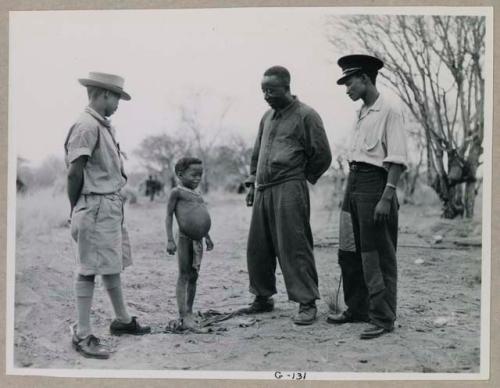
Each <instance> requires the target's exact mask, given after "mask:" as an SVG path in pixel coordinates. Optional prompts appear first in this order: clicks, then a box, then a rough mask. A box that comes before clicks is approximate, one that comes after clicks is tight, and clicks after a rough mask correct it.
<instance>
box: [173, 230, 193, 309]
mask: <svg viewBox="0 0 500 388" xmlns="http://www.w3.org/2000/svg"><path fill="white" fill-rule="evenodd" d="M177 257H178V259H179V278H178V279H177V288H176V296H177V307H178V309H179V317H180V318H181V319H184V318H185V317H186V316H187V315H188V314H190V313H192V309H193V300H194V293H195V292H196V282H195V285H194V290H193V287H192V286H191V285H190V283H191V281H190V279H191V276H192V275H191V273H192V271H193V242H192V240H191V239H189V238H186V237H183V236H179V240H178V244H177Z"/></svg>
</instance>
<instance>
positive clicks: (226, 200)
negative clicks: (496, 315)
mask: <svg viewBox="0 0 500 388" xmlns="http://www.w3.org/2000/svg"><path fill="white" fill-rule="evenodd" d="M316 191H318V189H316ZM208 200H209V203H210V209H211V214H212V222H213V224H212V225H213V227H212V232H211V235H212V238H213V240H214V242H215V249H214V251H212V252H209V253H206V254H205V257H204V261H203V263H202V269H201V275H200V279H199V284H198V295H197V298H196V300H195V309H197V310H201V311H206V310H208V309H216V310H219V311H221V312H230V311H234V310H236V309H238V308H240V307H244V306H245V305H247V304H248V303H249V302H250V301H251V299H252V298H251V296H250V295H249V293H248V291H247V287H248V284H247V276H248V275H247V272H246V262H245V260H246V259H245V245H246V235H247V231H248V225H249V220H250V209H248V208H246V207H245V206H244V205H243V204H244V197H243V196H238V195H229V194H225V195H224V196H223V198H220V197H219V198H217V197H215V196H209V197H208ZM329 202H330V201H326V200H325V199H324V198H321V196H320V195H318V194H315V193H314V192H313V193H312V203H313V213H312V225H313V232H314V236H315V255H316V261H317V267H318V273H319V279H320V292H321V294H322V300H320V301H319V303H318V307H319V318H318V321H317V322H316V323H315V324H314V325H312V326H307V327H298V326H295V325H294V324H293V323H292V322H291V319H290V318H291V316H292V315H293V314H294V313H295V311H296V309H297V306H296V305H295V304H294V303H292V302H289V301H288V300H287V297H286V292H285V288H284V284H283V279H282V276H281V273H280V272H279V270H278V273H279V275H278V289H279V293H278V294H277V295H276V297H275V300H276V309H275V311H273V312H271V313H266V314H262V315H259V316H256V318H257V321H256V322H255V323H253V324H250V326H248V327H244V326H247V324H248V323H251V322H250V321H248V319H247V318H245V317H242V318H239V317H236V318H232V319H230V320H227V321H224V322H221V323H219V324H218V327H219V328H220V327H222V328H225V329H226V330H225V331H217V332H214V333H209V334H165V333H163V332H162V331H163V329H164V327H165V325H166V324H167V322H168V321H169V320H171V319H174V318H176V311H177V309H176V304H175V281H176V275H177V263H176V258H175V257H173V256H166V254H165V238H164V217H165V204H164V203H161V202H159V201H158V202H153V203H149V202H148V201H147V200H146V199H142V198H141V199H140V201H139V203H137V204H131V205H127V209H126V212H127V219H128V222H127V223H128V226H129V230H130V235H131V239H132V244H133V251H134V257H135V265H134V266H133V267H131V268H129V269H127V270H126V271H125V273H124V275H123V283H124V292H125V296H126V300H127V303H128V306H129V308H130V312H131V313H133V314H134V315H137V316H138V317H139V320H140V322H143V323H148V324H150V325H151V326H152V327H153V333H152V334H151V335H147V336H143V337H140V338H137V337H130V336H129V337H119V338H116V337H112V336H110V335H109V332H108V326H109V323H110V322H111V319H112V309H111V305H110V302H109V300H108V299H107V295H106V293H105V291H104V289H103V287H102V284H100V283H99V285H98V287H97V289H96V292H95V301H94V311H93V315H92V323H93V325H94V328H95V333H96V334H97V335H99V336H101V337H102V339H103V340H104V341H105V342H106V343H107V344H109V345H110V346H111V347H112V348H113V350H114V353H113V354H112V357H111V358H110V359H109V360H105V361H99V360H91V359H85V358H83V357H81V356H80V355H78V354H77V353H76V352H75V351H74V350H73V349H72V348H71V345H70V336H69V330H68V327H69V325H70V324H71V323H72V322H73V321H74V319H75V308H74V302H73V288H72V287H73V282H72V276H73V273H72V271H73V262H74V259H73V249H74V248H73V246H72V244H71V241H70V237H69V230H68V229H67V228H66V227H64V226H59V227H54V228H48V229H47V228H46V229H41V230H40V231H39V232H37V233H27V232H26V231H24V232H23V230H21V231H20V232H19V234H18V239H17V256H16V289H15V339H14V342H15V348H14V361H15V366H17V367H32V368H70V369H81V368H91V369H96V368H112V369H157V370H174V369H177V370H187V369H189V370H244V371H272V370H307V371H328V372H429V373H432V372H458V373H460V372H478V371H479V354H480V296H481V293H480V288H481V249H480V246H474V243H475V242H476V243H477V242H478V241H480V239H479V236H480V225H479V223H478V222H473V223H466V222H464V221H463V220H457V221H444V220H441V219H439V210H438V209H435V208H414V207H402V208H401V212H400V225H401V226H400V247H399V251H398V252H399V254H398V260H399V277H400V279H399V295H398V300H399V311H398V320H397V322H396V330H395V331H394V332H393V333H391V334H388V335H385V336H383V337H380V338H378V339H374V340H370V341H362V340H359V339H358V336H359V333H360V332H361V331H362V330H363V328H364V327H365V324H350V325H342V326H333V325H330V324H327V323H326V322H325V319H326V315H327V313H328V310H329V303H328V302H330V305H331V302H332V300H335V291H336V289H337V287H338V280H339V275H340V272H339V267H338V265H337V259H336V254H337V245H336V243H337V219H338V210H337V208H336V207H335V206H333V207H332V206H331V205H329ZM35 230H36V229H35ZM437 235H440V236H442V241H440V242H438V243H436V242H435V240H436V239H437V240H439V238H436V236H437ZM457 239H458V240H461V241H465V242H469V243H470V242H471V239H472V240H473V241H472V243H473V245H472V246H470V245H466V246H458V245H457V244H455V243H454V241H456V240H457ZM340 299H342V296H341V297H340Z"/></svg>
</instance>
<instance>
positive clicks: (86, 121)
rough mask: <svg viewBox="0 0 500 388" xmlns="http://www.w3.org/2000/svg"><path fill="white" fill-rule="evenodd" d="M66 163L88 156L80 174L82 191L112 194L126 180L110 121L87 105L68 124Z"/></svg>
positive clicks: (83, 192)
mask: <svg viewBox="0 0 500 388" xmlns="http://www.w3.org/2000/svg"><path fill="white" fill-rule="evenodd" d="M65 150H66V164H67V165H69V164H70V163H72V162H73V161H75V160H76V159H77V158H79V157H80V156H83V155H86V156H89V159H88V161H87V163H86V165H85V168H84V171H83V174H84V179H83V188H82V194H92V193H93V194H111V193H116V192H118V191H120V189H121V188H122V187H123V186H124V185H125V183H126V182H127V179H126V175H125V173H124V171H123V161H122V158H121V154H120V147H119V145H118V143H117V142H116V140H115V130H114V128H113V127H112V126H111V123H110V122H109V120H107V119H105V118H104V117H102V116H101V115H100V114H99V113H97V112H96V111H95V110H93V109H92V108H90V107H87V108H85V111H84V112H83V113H82V114H81V115H80V117H79V118H78V120H77V121H76V123H75V124H74V125H73V126H72V127H71V129H70V131H69V133H68V137H67V139H66V144H65Z"/></svg>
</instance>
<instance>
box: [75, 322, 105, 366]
mask: <svg viewBox="0 0 500 388" xmlns="http://www.w3.org/2000/svg"><path fill="white" fill-rule="evenodd" d="M70 330H71V335H72V338H71V345H72V346H73V348H74V349H75V350H76V351H77V352H78V353H80V354H81V355H82V356H83V357H86V358H98V359H100V360H106V359H108V358H109V350H108V349H107V348H106V347H105V346H104V345H102V344H101V341H100V340H99V338H97V337H96V336H94V335H92V334H90V335H88V336H86V337H85V338H80V337H78V336H77V334H76V324H75V325H73V326H71V327H70Z"/></svg>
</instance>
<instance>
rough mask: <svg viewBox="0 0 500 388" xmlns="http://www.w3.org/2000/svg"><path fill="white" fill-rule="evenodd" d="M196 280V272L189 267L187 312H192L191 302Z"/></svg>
mask: <svg viewBox="0 0 500 388" xmlns="http://www.w3.org/2000/svg"><path fill="white" fill-rule="evenodd" d="M197 280H198V272H196V270H195V269H194V268H191V273H190V276H189V282H188V286H187V306H186V307H187V312H188V314H192V313H193V303H194V297H195V295H196V281H197Z"/></svg>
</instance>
